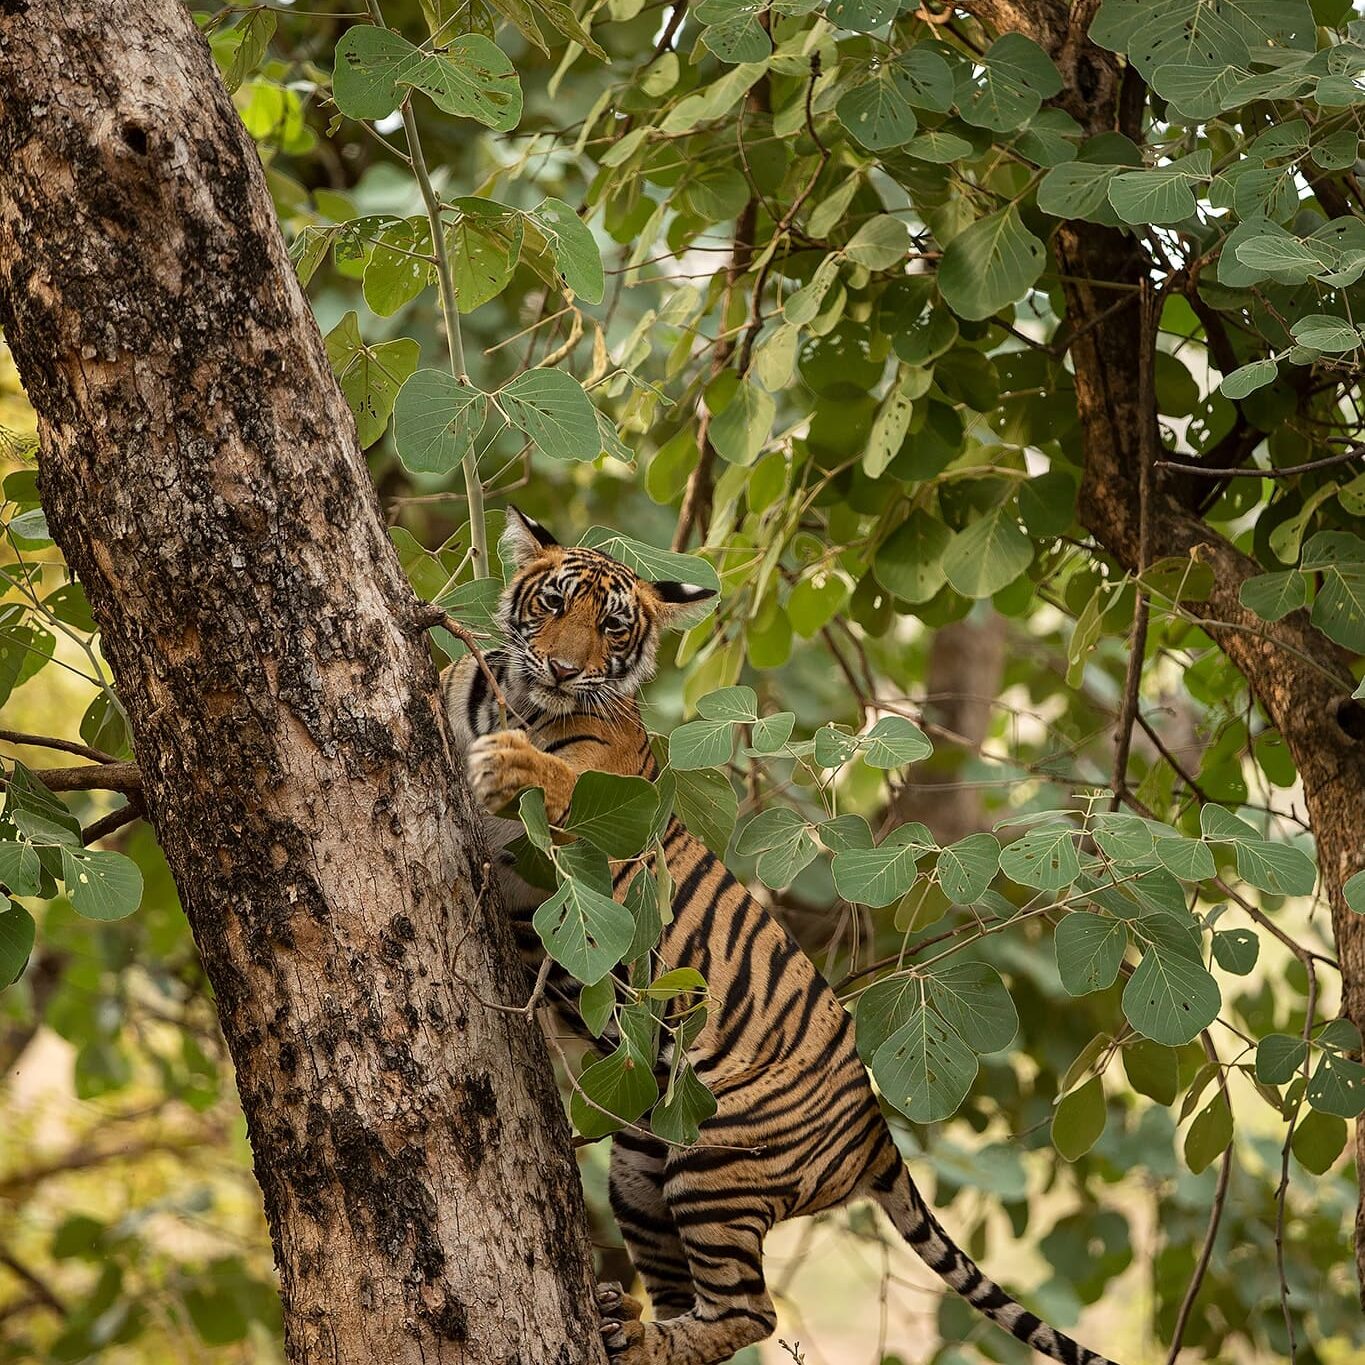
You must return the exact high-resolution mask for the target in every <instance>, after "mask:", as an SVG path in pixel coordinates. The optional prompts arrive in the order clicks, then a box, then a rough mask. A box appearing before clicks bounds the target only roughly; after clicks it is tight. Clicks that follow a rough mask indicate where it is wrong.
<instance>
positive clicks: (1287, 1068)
mask: <svg viewBox="0 0 1365 1365" xmlns="http://www.w3.org/2000/svg"><path fill="white" fill-rule="evenodd" d="M1307 1056H1308V1044H1307V1043H1305V1042H1304V1040H1303V1039H1302V1038H1294V1037H1291V1036H1290V1035H1289V1034H1287V1033H1268V1034H1266V1036H1265V1037H1264V1038H1262V1039H1261V1041H1260V1042H1259V1043H1257V1045H1256V1079H1257V1080H1258V1081H1260V1082H1261V1084H1262V1085H1284V1084H1285V1082H1286V1081H1290V1080H1292V1079H1293V1078H1294V1075H1295V1073H1296V1072H1298V1070H1299V1069H1300V1067H1302V1066H1303V1061H1304V1058H1305V1057H1307Z"/></svg>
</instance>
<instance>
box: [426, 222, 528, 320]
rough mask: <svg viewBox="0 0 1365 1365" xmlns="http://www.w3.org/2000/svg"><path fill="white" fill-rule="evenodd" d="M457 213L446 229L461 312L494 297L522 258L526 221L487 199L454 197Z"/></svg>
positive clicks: (456, 297) (505, 284)
mask: <svg viewBox="0 0 1365 1365" xmlns="http://www.w3.org/2000/svg"><path fill="white" fill-rule="evenodd" d="M455 208H456V209H457V210H458V212H457V215H456V216H455V218H454V219H453V221H451V222H450V224H449V226H448V227H447V228H446V230H445V236H446V246H447V250H448V252H449V255H450V265H451V270H452V273H453V275H454V282H455V299H456V303H457V304H458V306H459V310H460V312H462V313H472V312H474V310H475V309H476V308H481V307H482V306H483V305H484V304H485V303H487V302H488V301H489V299H494V298H497V296H498V295H499V294H501V293H502V291H503V290H504V289H505V288H506V287H507V282H508V281H509V280H510V279H511V278H512V272H513V271H514V270H515V269H516V266H517V262H518V261H519V260H520V259H521V248H522V243H523V241H524V239H525V235H526V234H525V229H524V223H525V220H524V219H523V218H522V216H521V214H519V213H513V212H512V211H511V210H509V209H505V208H503V207H502V206H501V205H500V204H494V203H491V202H490V201H489V200H487V199H469V198H464V199H457V200H455Z"/></svg>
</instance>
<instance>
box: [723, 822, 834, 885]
mask: <svg viewBox="0 0 1365 1365" xmlns="http://www.w3.org/2000/svg"><path fill="white" fill-rule="evenodd" d="M818 851H819V850H818V849H817V848H816V845H815V840H814V839H812V838H811V835H810V826H809V824H808V823H807V822H806V820H805V819H804V818H803V817H802V816H800V815H798V814H797V812H796V811H794V810H792V808H791V807H790V806H772V807H769V809H767V810H763V811H759V813H758V814H757V815H755V816H754V818H753V819H752V820H750V821H749V823H748V824H747V825H745V826H744V828H743V829H742V830H741V831H740V833H739V838H738V839H736V840H735V852H736V853H737V854H741V855H748V854H754V853H756V854H757V855H758V862H757V865H756V870H757V872H758V877H759V880H760V881H761V882H762V883H763V884H764V886H770V887H772V888H773V889H774V890H776V889H778V888H779V887H783V886H787V885H788V884H789V883H790V882H791V881H792V879H793V878H794V877H795V876H796V874H797V873H798V872H800V871H801V869H802V868H804V867H806V866H807V865H808V864H809V863H810V862H811V861H812V860H813V859H814V858H815V855H816V853H817V852H818Z"/></svg>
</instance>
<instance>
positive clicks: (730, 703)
mask: <svg viewBox="0 0 1365 1365" xmlns="http://www.w3.org/2000/svg"><path fill="white" fill-rule="evenodd" d="M697 714H698V715H699V716H704V717H705V718H706V719H707V720H726V721H729V722H730V723H731V724H733V725H747V724H749V723H751V722H752V721H756V720H757V719H758V694H757V693H756V692H755V691H754V689H753V688H752V687H721V688H717V690H716V691H714V692H708V693H707V694H706V695H705V696H704V697H698V698H697Z"/></svg>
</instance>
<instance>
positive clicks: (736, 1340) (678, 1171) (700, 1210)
mask: <svg viewBox="0 0 1365 1365" xmlns="http://www.w3.org/2000/svg"><path fill="white" fill-rule="evenodd" d="M689 1155H690V1153H689V1152H677V1151H675V1152H673V1153H671V1154H670V1155H669V1157H668V1159H667V1162H666V1178H665V1181H664V1187H663V1193H664V1200H665V1202H666V1204H667V1206H668V1208H669V1210H670V1212H671V1213H672V1215H673V1220H674V1223H675V1224H676V1226H677V1229H678V1237H679V1240H680V1242H681V1245H682V1249H683V1253H684V1254H685V1255H686V1257H687V1263H688V1266H689V1267H690V1269H691V1275H692V1284H693V1288H694V1290H695V1295H696V1297H695V1300H694V1302H693V1303H692V1305H691V1306H690V1307H689V1308H688V1310H687V1311H686V1312H681V1313H678V1314H677V1315H676V1316H674V1317H667V1318H660V1319H658V1320H657V1321H654V1322H627V1323H622V1324H620V1327H619V1329H618V1330H617V1331H616V1332H614V1333H611V1334H604V1338H603V1339H604V1341H605V1343H606V1346H607V1354H608V1356H609V1357H610V1358H611V1359H612V1360H613V1362H616V1365H715V1363H716V1362H717V1361H722V1360H728V1359H729V1358H730V1357H731V1356H732V1355H734V1353H735V1352H736V1351H739V1350H741V1349H742V1348H743V1347H745V1346H748V1345H751V1344H752V1343H753V1342H756V1341H762V1340H763V1339H764V1338H765V1337H769V1336H771V1335H772V1333H773V1331H774V1329H775V1328H776V1326H777V1314H776V1312H775V1311H774V1309H773V1303H772V1300H771V1299H770V1298H769V1297H768V1288H767V1284H766V1282H765V1281H764V1278H763V1237H764V1234H765V1233H766V1232H767V1230H768V1228H769V1227H770V1226H771V1225H772V1222H773V1216H772V1210H771V1209H770V1208H769V1207H768V1206H767V1205H766V1204H765V1203H764V1202H763V1201H762V1200H761V1198H760V1199H754V1198H753V1197H752V1196H751V1195H748V1193H747V1191H744V1192H737V1191H736V1189H735V1188H734V1187H733V1186H729V1185H727V1182H726V1179H725V1175H726V1173H725V1171H724V1170H720V1171H717V1170H716V1169H715V1167H714V1165H713V1164H706V1163H704V1162H702V1163H693V1166H694V1167H695V1168H694V1169H689V1161H688V1157H689Z"/></svg>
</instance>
